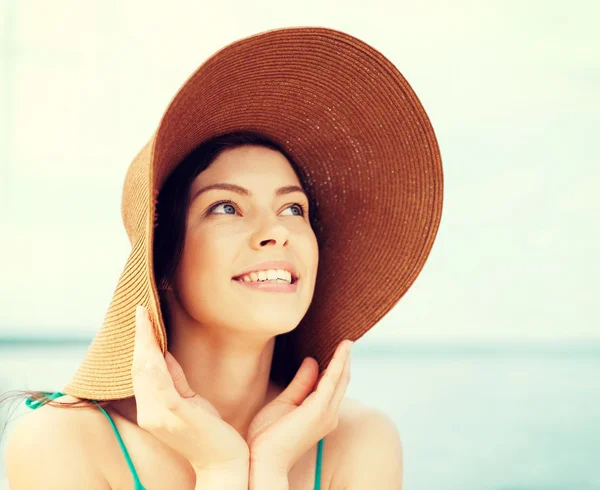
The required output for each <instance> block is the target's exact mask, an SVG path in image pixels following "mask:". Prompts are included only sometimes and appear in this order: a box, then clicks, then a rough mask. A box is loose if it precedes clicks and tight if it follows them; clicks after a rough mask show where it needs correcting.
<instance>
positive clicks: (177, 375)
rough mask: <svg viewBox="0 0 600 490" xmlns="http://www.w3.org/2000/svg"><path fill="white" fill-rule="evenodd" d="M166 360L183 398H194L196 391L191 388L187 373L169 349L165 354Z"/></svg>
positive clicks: (176, 387) (174, 382)
mask: <svg viewBox="0 0 600 490" xmlns="http://www.w3.org/2000/svg"><path fill="white" fill-rule="evenodd" d="M165 362H166V364H167V368H168V369H169V374H170V375H171V378H172V379H173V384H174V385H175V389H176V390H177V392H178V393H179V394H180V395H181V397H182V398H192V397H193V396H194V395H195V394H196V393H194V391H193V390H192V389H191V388H190V385H189V384H188V382H187V379H186V377H185V373H184V372H183V368H182V367H181V365H180V364H179V363H178V362H177V359H175V358H174V357H173V355H172V354H171V353H170V352H169V351H167V353H166V354H165Z"/></svg>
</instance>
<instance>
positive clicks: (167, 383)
mask: <svg viewBox="0 0 600 490" xmlns="http://www.w3.org/2000/svg"><path fill="white" fill-rule="evenodd" d="M131 373H132V377H133V391H134V395H135V400H136V404H137V423H138V425H139V426H140V427H141V428H142V429H144V430H146V431H148V432H150V433H151V434H152V435H154V436H155V437H156V438H158V439H159V440H161V441H162V442H164V443H165V444H167V445H168V446H170V447H171V448H172V449H173V450H174V451H176V452H178V453H179V454H181V455H182V456H183V457H185V458H186V459H187V460H188V461H189V462H190V463H191V465H192V467H193V468H194V470H195V471H196V472H197V473H198V472H213V471H214V472H217V473H218V472H225V473H227V472H229V471H231V472H235V471H236V470H239V469H240V468H244V467H247V465H248V464H249V457H250V451H249V449H248V445H247V444H246V441H245V440H244V438H243V437H242V436H241V435H240V434H239V433H238V432H237V431H236V430H235V429H234V428H233V427H232V426H230V425H229V424H227V423H226V422H225V421H223V419H222V418H221V416H220V415H219V412H218V411H217V409H216V408H215V407H214V406H213V405H212V404H211V403H210V402H209V401H208V400H206V399H205V398H202V397H200V396H199V395H198V394H196V393H194V392H193V391H192V389H191V388H190V386H189V385H188V383H187V380H186V377H185V374H184V373H183V370H182V368H181V366H180V365H179V363H178V362H177V361H176V360H175V358H174V357H173V356H172V355H171V353H170V352H167V354H166V355H165V356H164V357H163V355H162V353H161V351H160V347H159V345H158V342H157V339H156V336H155V334H154V327H153V326H152V322H151V320H150V317H149V315H148V312H147V310H146V309H145V308H144V307H143V306H138V307H137V309H136V328H135V347H134V353H133V366H132V370H131Z"/></svg>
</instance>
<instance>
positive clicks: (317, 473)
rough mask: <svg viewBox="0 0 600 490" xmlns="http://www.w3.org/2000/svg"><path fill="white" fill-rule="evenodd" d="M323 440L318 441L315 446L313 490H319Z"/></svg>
mask: <svg viewBox="0 0 600 490" xmlns="http://www.w3.org/2000/svg"><path fill="white" fill-rule="evenodd" d="M324 443H325V438H324V437H323V439H321V440H320V441H319V445H318V446H317V469H316V470H315V490H321V467H322V465H323V444H324Z"/></svg>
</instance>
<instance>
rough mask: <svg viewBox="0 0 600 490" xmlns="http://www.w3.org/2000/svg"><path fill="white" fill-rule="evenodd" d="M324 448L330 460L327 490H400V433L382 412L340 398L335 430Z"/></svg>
mask: <svg viewBox="0 0 600 490" xmlns="http://www.w3.org/2000/svg"><path fill="white" fill-rule="evenodd" d="M326 447H328V449H329V451H328V455H329V456H331V459H333V462H332V463H333V465H332V466H333V469H332V474H331V480H330V485H329V488H330V489H332V490H336V489H349V490H351V489H353V488H357V489H358V488H378V489H381V490H385V489H390V490H391V489H394V490H398V489H400V488H401V486H402V473H403V451H402V442H401V439H400V433H399V430H398V428H397V427H396V424H395V423H394V421H393V420H392V418H391V417H390V416H389V415H388V414H386V413H385V412H383V411H382V410H380V409H378V408H375V407H371V406H368V405H366V404H364V403H362V402H360V401H358V400H355V399H352V398H348V397H346V398H344V400H343V401H342V404H341V406H340V417H339V423H338V426H337V427H336V429H335V430H334V431H332V432H331V433H330V434H329V435H328V436H327V438H326Z"/></svg>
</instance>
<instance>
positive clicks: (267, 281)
mask: <svg viewBox="0 0 600 490" xmlns="http://www.w3.org/2000/svg"><path fill="white" fill-rule="evenodd" d="M232 280H233V281H237V282H243V283H247V284H288V285H292V284H296V283H297V282H298V278H297V277H294V276H292V279H291V282H290V281H286V280H285V279H279V278H277V279H264V280H260V279H257V280H256V281H253V280H244V279H243V276H238V277H233V278H232Z"/></svg>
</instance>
